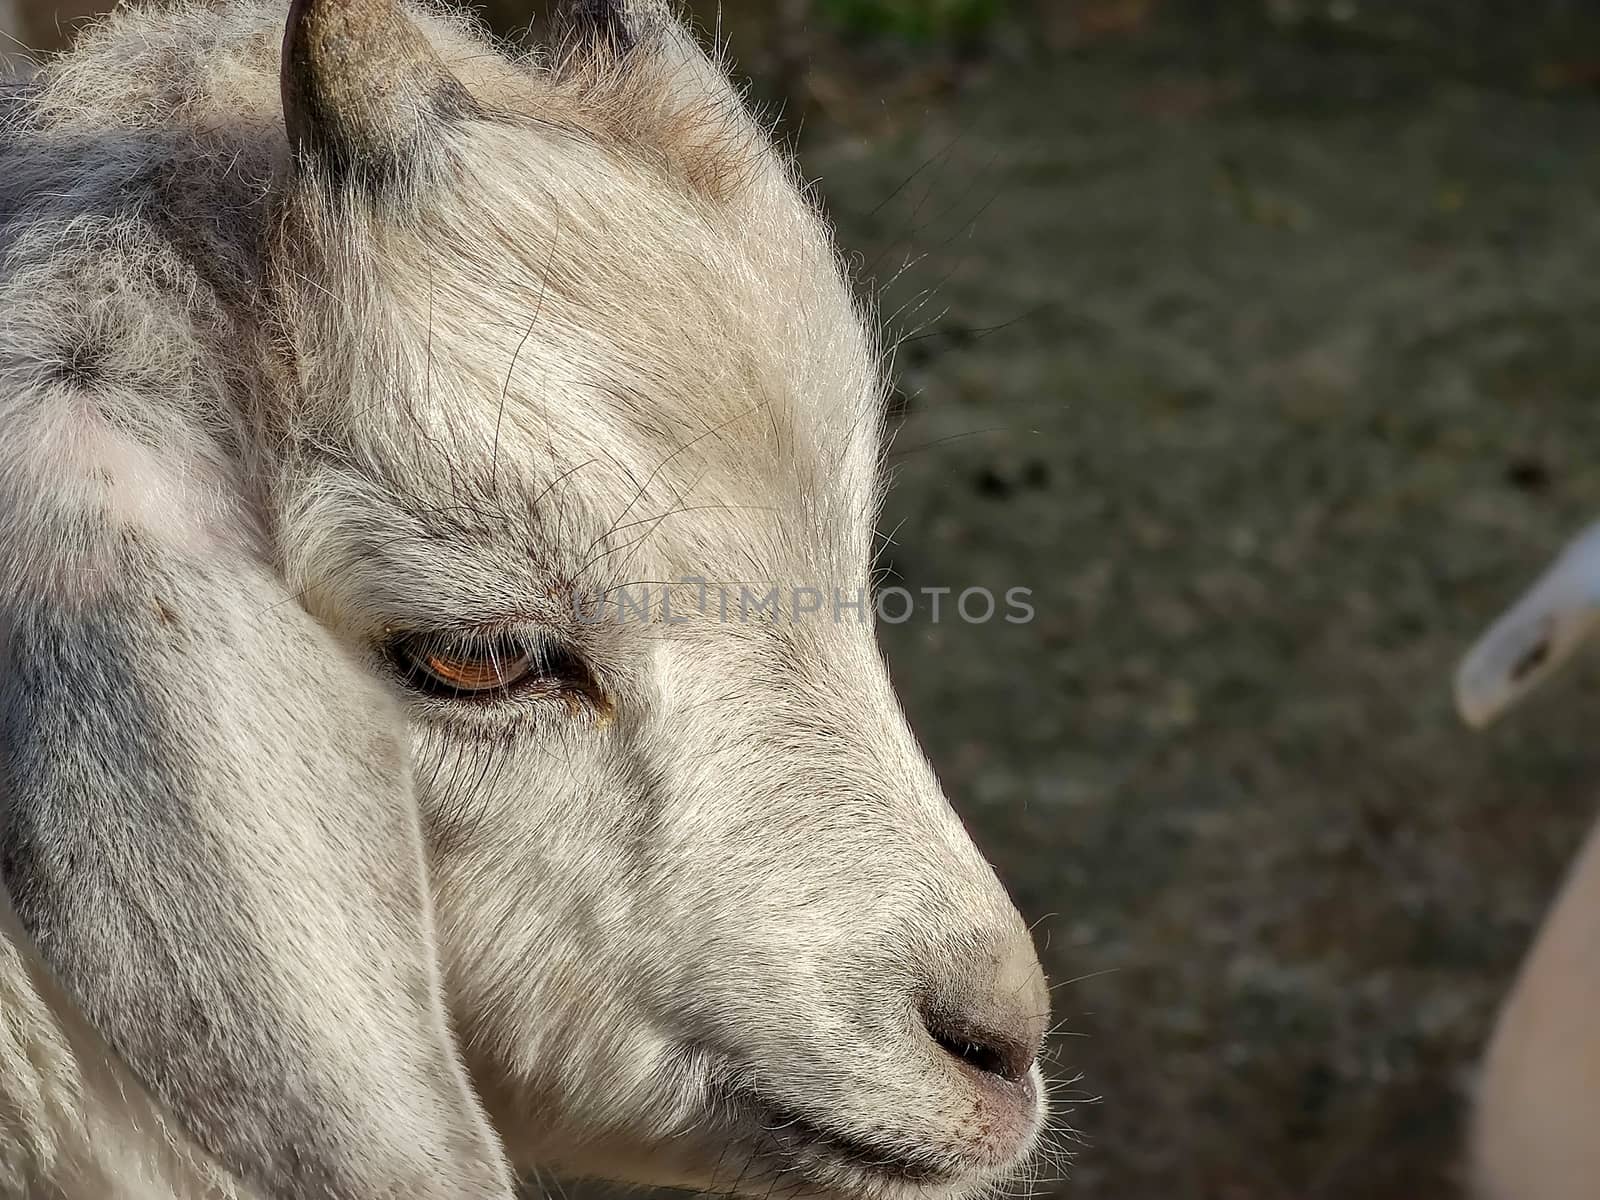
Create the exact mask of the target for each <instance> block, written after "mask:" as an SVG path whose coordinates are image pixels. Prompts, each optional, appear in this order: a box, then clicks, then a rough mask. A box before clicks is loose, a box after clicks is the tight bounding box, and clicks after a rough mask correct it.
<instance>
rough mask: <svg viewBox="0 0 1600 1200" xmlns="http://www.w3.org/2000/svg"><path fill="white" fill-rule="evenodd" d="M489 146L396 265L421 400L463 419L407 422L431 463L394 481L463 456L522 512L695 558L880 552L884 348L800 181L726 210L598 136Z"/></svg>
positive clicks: (404, 233)
mask: <svg viewBox="0 0 1600 1200" xmlns="http://www.w3.org/2000/svg"><path fill="white" fill-rule="evenodd" d="M482 141H483V144H479V143H474V146H475V150H474V154H485V155H488V156H489V157H488V159H487V160H486V161H483V162H478V161H477V160H476V159H475V158H474V157H473V155H469V156H468V157H467V162H466V169H465V171H464V173H463V182H462V184H461V187H460V189H459V191H458V192H456V193H455V194H453V195H452V196H450V197H447V198H444V199H442V200H441V202H440V205H439V207H438V208H437V210H436V211H435V212H433V213H432V214H431V216H430V219H429V220H428V221H427V222H426V223H425V224H423V225H422V226H420V227H418V228H416V229H410V230H400V231H395V232H394V233H393V235H392V236H390V237H388V238H386V239H385V240H384V245H383V249H382V251H381V254H380V257H379V258H378V260H377V261H376V262H375V264H374V266H375V268H376V270H377V274H378V277H379V280H380V286H381V289H382V291H383V292H384V293H385V294H386V295H388V296H390V297H392V303H393V304H394V306H395V307H396V308H397V309H398V312H399V320H398V321H397V322H393V323H391V322H390V321H388V320H387V319H385V320H384V321H383V322H382V324H381V328H396V327H399V328H401V329H403V330H404V341H405V342H406V343H407V344H408V345H409V347H410V351H409V355H410V357H412V358H413V360H415V361H414V362H413V369H412V371H411V372H410V373H411V375H412V377H413V384H412V386H411V388H410V391H411V392H412V393H413V395H412V398H411V400H412V402H411V405H410V411H409V412H408V414H407V416H408V419H413V420H414V419H415V418H416V417H417V416H418V414H419V413H420V414H421V421H420V424H421V425H424V426H427V425H431V426H432V427H433V428H435V429H436V430H443V431H444V436H435V437H429V438H424V439H420V440H414V441H410V442H405V441H402V442H401V443H400V444H401V445H402V446H403V448H404V454H403V455H402V457H404V456H412V457H414V458H415V457H417V456H420V459H421V461H414V462H411V463H405V462H401V463H399V464H398V465H396V467H395V469H394V471H393V474H394V476H395V477H397V478H402V479H403V478H406V477H407V476H410V477H413V478H416V477H426V476H428V475H430V474H437V471H438V468H439V466H440V465H441V461H440V460H448V463H447V465H448V470H449V474H450V478H451V480H452V486H455V487H458V488H459V481H460V480H461V479H462V478H473V479H476V480H477V481H479V482H478V485H477V489H478V491H479V492H480V493H482V492H486V491H487V490H502V491H503V490H504V489H505V488H507V487H511V488H513V489H520V491H521V492H522V493H523V495H522V498H521V499H520V500H518V501H516V502H515V503H514V504H512V505H511V506H510V507H511V508H513V509H515V510H516V511H518V512H521V513H525V514H527V515H528V516H530V517H532V518H534V519H538V520H548V519H550V517H551V514H552V513H557V514H559V519H560V521H561V523H562V526H563V528H564V529H565V530H566V531H567V532H568V533H569V534H570V533H572V532H578V530H575V528H574V527H575V525H582V526H584V527H585V529H586V531H587V534H588V536H589V537H590V538H599V539H601V540H605V539H607V538H608V537H609V538H616V539H619V540H622V541H629V542H637V541H647V542H648V543H649V546H648V547H647V548H644V547H642V548H641V549H640V551H639V553H638V554H636V555H635V557H636V558H638V557H643V556H644V554H645V553H646V550H648V551H651V552H656V553H657V554H658V556H659V558H660V559H661V560H662V561H664V562H666V563H670V564H671V565H673V566H674V567H678V566H683V567H685V568H686V569H705V570H716V569H719V568H724V567H726V566H728V565H729V563H728V562H727V561H726V560H729V559H730V558H735V557H736V558H739V559H741V560H743V562H744V564H745V565H746V566H749V565H751V564H753V563H758V562H759V563H761V564H763V569H765V570H769V571H773V572H787V573H788V574H790V575H793V574H795V573H796V572H799V573H801V574H804V573H806V572H807V571H811V572H813V573H814V572H815V569H816V566H817V564H821V563H827V564H836V563H841V562H850V563H853V562H858V561H864V560H865V558H866V549H865V543H866V540H867V538H868V536H869V533H868V530H869V528H870V525H871V523H872V519H873V516H874V512H875V507H876V498H877V486H878V484H877V462H878V449H879V438H880V423H881V412H880V410H881V403H880V389H879V379H878V370H877V361H876V355H875V350H874V346H873V342H872V338H871V336H870V333H869V332H868V330H867V328H866V326H865V324H864V321H863V319H862V315H861V313H860V311H859V309H858V308H857V306H856V304H855V303H854V301H853V298H852V296H851V294H850V291H849V288H848V285H847V284H846V282H845V280H844V278H843V277H842V274H841V272H840V270H839V267H838V265H837V261H836V259H835V257H834V254H833V251H832V247H831V244H830V242H829V241H828V238H827V236H826V234H825V231H824V230H823V228H822V226H821V224H820V222H818V221H817V219H816V218H815V217H814V216H813V214H812V213H811V212H810V210H809V209H808V208H807V207H806V205H805V204H804V203H803V202H802V201H801V200H800V198H799V197H798V195H797V194H795V193H794V190H793V188H792V187H791V186H790V185H789V183H788V181H787V179H786V178H784V179H782V180H781V186H779V182H780V181H769V182H770V183H771V184H772V186H771V188H770V189H768V190H766V191H763V188H764V187H765V185H753V191H752V193H751V195H750V196H749V197H747V201H746V206H745V207H744V208H743V209H741V210H739V211H731V210H730V211H726V212H723V211H716V210H713V209H710V208H707V207H706V206H704V205H702V204H699V203H697V202H696V201H694V200H693V199H692V198H688V197H685V196H684V195H683V194H682V193H681V192H680V191H678V190H676V189H674V188H672V187H671V186H669V185H667V184H666V183H664V182H663V181H661V180H658V179H656V178H655V177H654V176H652V174H651V173H650V172H648V171H645V170H642V169H638V168H637V167H634V166H631V165H630V164H628V163H626V162H622V161H619V160H617V159H614V158H612V157H610V156H609V155H607V154H606V153H605V152H604V151H602V150H601V149H600V148H598V147H595V146H593V145H592V144H588V143H585V142H583V141H582V140H580V139H569V138H562V137H548V136H538V135H535V134H533V133H530V132H528V131H525V130H518V131H490V132H489V133H487V134H485V135H483V138H482ZM513 150H514V151H515V153H513ZM508 163H514V164H516V166H515V169H508V168H507V164H508ZM752 206H753V207H752ZM401 353H402V357H404V356H405V353H406V352H401ZM391 453H392V447H391ZM430 459H431V460H434V461H433V462H432V463H430V462H429V461H427V460H430ZM493 507H494V508H495V509H496V510H497V511H498V510H504V509H505V508H506V507H507V506H506V505H505V504H504V503H500V502H497V503H496V504H495V505H494V506H493ZM574 514H578V515H577V516H575V515H574ZM696 559H699V560H701V561H700V562H696V561H695V560H696ZM705 560H722V561H705Z"/></svg>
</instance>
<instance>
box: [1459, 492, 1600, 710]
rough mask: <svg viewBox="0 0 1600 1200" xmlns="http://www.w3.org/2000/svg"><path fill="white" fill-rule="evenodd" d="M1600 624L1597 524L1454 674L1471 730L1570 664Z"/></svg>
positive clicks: (1480, 641) (1574, 543) (1599, 536)
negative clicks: (1559, 668) (1580, 647)
mask: <svg viewBox="0 0 1600 1200" xmlns="http://www.w3.org/2000/svg"><path fill="white" fill-rule="evenodd" d="M1597 624H1600V523H1596V524H1594V525H1591V526H1590V527H1589V528H1588V529H1586V530H1584V532H1583V533H1582V534H1580V535H1579V536H1578V537H1577V538H1575V539H1573V541H1572V542H1570V543H1569V544H1568V545H1567V547H1566V549H1565V550H1563V551H1562V553H1561V556H1560V557H1559V558H1558V559H1556V561H1555V564H1554V565H1553V566H1551V567H1550V568H1549V569H1548V570H1547V571H1546V572H1545V573H1544V574H1543V575H1542V576H1540V577H1539V580H1538V581H1537V582H1536V583H1535V584H1534V585H1533V586H1532V587H1531V588H1529V589H1528V591H1527V592H1526V593H1524V594H1523V596H1522V597H1521V598H1520V599H1519V600H1518V601H1517V602H1516V604H1514V605H1513V606H1512V607H1511V609H1510V610H1509V611H1507V612H1506V613H1505V615H1503V616H1502V617H1500V619H1499V620H1497V621H1496V622H1495V623H1494V624H1493V625H1492V626H1490V628H1489V631H1488V632H1487V633H1485V634H1484V635H1483V636H1482V637H1481V638H1479V639H1478V641H1477V643H1476V644H1475V645H1474V646H1473V647H1472V649H1471V650H1470V651H1469V652H1468V653H1467V655H1466V657H1465V658H1463V659H1462V661H1461V665H1460V667H1459V668H1458V669H1457V671H1456V681H1455V694H1456V708H1457V710H1458V711H1459V712H1460V713H1461V716H1462V719H1463V720H1465V721H1466V722H1467V723H1468V724H1469V725H1472V726H1475V727H1481V726H1484V725H1487V724H1488V723H1489V722H1490V721H1492V720H1494V719H1495V718H1496V717H1498V716H1499V715H1500V714H1501V713H1503V712H1504V711H1505V710H1506V709H1508V708H1510V707H1511V706H1512V705H1513V704H1515V703H1516V702H1517V701H1518V700H1520V699H1522V697H1523V696H1525V695H1526V694H1527V693H1528V692H1530V691H1531V690H1532V689H1533V688H1535V687H1537V686H1538V685H1539V684H1540V683H1542V682H1543V681H1544V680H1545V679H1546V678H1548V677H1549V676H1550V675H1551V674H1552V673H1553V672H1554V671H1555V670H1556V668H1557V667H1559V666H1560V665H1561V664H1562V663H1563V662H1565V661H1566V660H1567V659H1568V658H1570V657H1571V656H1572V654H1573V652H1574V651H1575V650H1577V648H1578V647H1579V646H1580V645H1582V643H1583V641H1584V639H1585V638H1587V637H1588V636H1589V635H1590V634H1591V633H1592V632H1594V630H1595V628H1596V625H1597Z"/></svg>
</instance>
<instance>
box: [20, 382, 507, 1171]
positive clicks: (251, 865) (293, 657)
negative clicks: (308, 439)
mask: <svg viewBox="0 0 1600 1200" xmlns="http://www.w3.org/2000/svg"><path fill="white" fill-rule="evenodd" d="M73 407H74V408H75V409H76V408H78V406H77V405H74V406H73ZM52 411H54V409H53V408H52ZM12 434H13V436H12V438H11V445H12V447H13V448H15V447H16V446H18V445H19V444H20V435H19V434H18V431H16V430H13V431H12ZM81 443H82V444H78V443H75V449H74V450H73V454H74V455H75V456H76V458H75V459H73V461H75V462H76V463H77V466H76V467H75V468H62V467H61V466H60V464H59V463H57V466H56V467H53V468H52V470H51V473H50V474H49V478H48V482H46V477H45V475H44V474H43V473H39V472H36V471H32V470H27V471H24V472H23V473H22V475H21V477H20V478H19V475H18V472H17V471H15V470H14V471H12V472H11V473H10V474H9V475H8V474H7V472H5V471H0V511H5V512H7V513H8V517H7V526H6V530H5V536H4V539H3V540H0V581H4V582H3V590H0V883H3V884H4V887H5V890H6V893H7V894H8V896H9V899H10V902H11V905H12V908H13V909H14V911H15V913H16V916H17V919H18V920H19V921H20V923H21V925H22V927H23V929H24V930H25V931H26V933H27V934H28V936H29V937H30V938H31V940H32V942H33V944H34V945H35V947H36V948H37V951H38V954H39V956H40V958H41V959H42V961H43V963H44V965H45V966H46V967H47V968H48V970H49V972H50V973H51V975H52V976H53V977H54V978H55V979H56V980H57V981H58V982H59V983H60V985H61V986H62V988H63V990H64V992H65V994H66V996H67V997H68V998H69V999H70V1000H71V1002H72V1003H73V1004H74V1005H75V1006H76V1008H77V1009H78V1010H79V1011H80V1013H81V1014H82V1016H83V1017H84V1018H86V1020H87V1021H88V1023H89V1024H90V1025H91V1026H92V1027H93V1028H94V1030H95V1031H96V1032H97V1033H98V1035H99V1036H100V1037H101V1038H102V1039H103V1040H104V1042H105V1043H106V1044H107V1046H108V1047H109V1049H110V1051H111V1052H113V1053H114V1054H115V1055H116V1056H117V1057H118V1058H120V1059H121V1060H122V1062H123V1063H124V1064H125V1065H126V1068H127V1069H128V1071H129V1072H130V1074H131V1075H132V1077H133V1078H135V1079H137V1080H138V1081H139V1083H140V1084H141V1085H142V1086H144V1087H145V1088H146V1089H147V1090H148V1091H149V1093H150V1094H151V1095H152V1096H153V1097H154V1098H155V1099H156V1100H157V1101H158V1102H159V1103H160V1104H161V1105H162V1106H163V1107H164V1108H165V1109H166V1110H167V1111H168V1112H169V1113H170V1114H171V1116H172V1117H173V1118H174V1119H175V1122H176V1123H177V1124H178V1125H180V1126H181V1127H183V1129H184V1130H185V1131H186V1132H187V1134H188V1136H189V1137H191V1138H192V1139H193V1141H194V1142H195V1143H196V1144H198V1145H199V1146H200V1147H202V1148H203V1149H204V1150H206V1151H207V1152H209V1153H210V1154H211V1155H213V1156H215V1158H216V1159H217V1160H218V1161H219V1162H220V1163H221V1164H223V1165H224V1166H225V1167H226V1168H227V1169H228V1170H230V1171H231V1172H232V1173H233V1174H234V1175H235V1176H236V1177H237V1178H238V1179H239V1180H240V1181H241V1182H244V1183H247V1184H248V1185H249V1186H251V1188H252V1194H259V1195H262V1196H264V1197H271V1198H273V1200H290V1198H291V1197H293V1198H297V1200H299V1198H304V1197H309V1196H318V1197H325V1198H327V1200H368V1198H370V1197H376V1196H406V1197H417V1198H424V1197H425V1198H427V1200H446V1198H449V1200H460V1198H468V1197H470V1198H471V1200H489V1198H491V1197H492V1198H494V1200H510V1198H511V1196H512V1187H511V1184H510V1182H509V1180H508V1178H507V1174H506V1169H505V1166H504V1162H503V1156H502V1153H501V1151H500V1149H499V1148H498V1146H497V1144H496V1141H495V1139H494V1136H493V1134H492V1132H491V1130H490V1129H489V1126H488V1124H487V1122H486V1120H485V1118H484V1117H483V1115H482V1111H481V1109H480V1107H479V1105H478V1103H477V1101H476V1099H475V1098H474V1097H473V1095H472V1093H471V1091H470V1089H469V1087H468V1085H467V1083H466V1079H465V1075H464V1072H463V1070H462V1068H461V1066H460V1061H459V1057H458V1055H457V1054H456V1052H455V1050H454V1048H453V1046H452V1043H451V1039H450V1035H449V1032H448V1029H447V1024H446V1019H445V1016H444V1012H443V1007H442V1004H441V1000H440V983H439V979H438V969H437V966H436V964H435V955H434V952H433V948H432V944H431V943H432V924H431V920H432V918H431V908H430V903H429V900H428V892H427V886H426V880H425V877H424V865H423V863H424V859H423V852H422V845H421V837H420V833H419V821H418V816H417V813H416V809H415V802H414V797H413V794H412V782H411V779H410V777H409V766H408V761H407V753H406V749H405V745H404V730H403V724H402V722H401V719H400V717H399V715H398V713H397V711H396V708H395V705H394V702H393V700H392V698H391V697H389V696H388V695H387V693H386V692H385V690H384V689H383V688H382V687H381V686H380V685H379V684H378V683H377V682H376V681H375V680H374V679H372V678H370V677H369V674H368V672H367V671H366V669H365V668H364V667H363V665H362V664H361V663H360V662H359V661H357V660H356V659H355V658H354V657H353V656H352V655H351V653H350V652H349V651H347V650H346V649H345V648H344V647H343V646H342V645H341V643H339V642H338V641H337V640H336V639H335V638H334V637H333V636H332V635H331V634H330V633H329V632H328V631H327V630H326V629H324V628H323V627H322V626H320V625H319V624H318V623H316V622H315V621H314V620H313V619H312V618H311V617H310V616H309V615H308V614H307V613H306V612H305V611H304V610H303V609H302V607H301V606H300V605H299V604H298V603H297V602H296V598H295V597H294V596H292V595H290V594H289V593H288V591H287V589H286V587H285V586H284V584H283V583H282V582H281V581H280V579H279V577H278V575H277V574H276V572H275V571H274V569H273V568H272V567H271V566H269V565H268V562H267V561H266V558H265V557H264V556H263V555H262V554H261V553H260V552H258V551H256V550H253V549H251V542H250V540H249V539H248V538H247V537H245V536H244V535H243V534H242V533H237V531H235V533H230V532H229V531H227V530H220V531H219V529H218V528H217V527H218V525H219V524H220V521H219V518H218V517H217V515H216V514H217V513H218V512H219V511H226V509H225V508H224V505H225V504H226V500H225V497H224V496H223V495H222V489H221V488H220V487H219V488H217V489H213V490H212V491H211V492H209V493H205V494H200V495H196V492H197V490H198V489H196V488H195V486H194V485H193V484H192V482H191V480H192V477H193V472H192V471H190V470H180V469H177V468H176V467H173V466H171V465H167V466H163V465H161V460H159V459H158V458H157V454H156V452H155V451H153V450H150V449H147V448H145V447H144V446H142V445H140V444H137V443H134V442H133V441H132V440H131V439H129V438H126V437H124V436H123V435H120V434H118V433H116V432H114V431H112V430H111V429H110V428H109V427H107V428H105V429H103V430H102V431H101V432H100V433H98V434H95V433H89V434H83V435H82V438H81ZM83 444H87V445H90V446H91V449H89V450H84V449H83ZM28 453H29V458H30V459H31V460H32V461H34V462H38V461H46V460H50V461H56V460H58V459H60V458H62V455H57V454H53V453H52V452H51V450H50V449H49V448H48V447H44V448H41V447H38V446H32V447H30V448H29V452H28ZM210 457H211V458H212V460H213V461H215V459H216V457H217V456H215V455H213V456H210ZM3 465H4V464H0V466H3ZM30 479H31V482H30ZM7 485H9V486H7ZM153 498H159V500H158V501H153ZM235 534H237V535H235Z"/></svg>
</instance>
